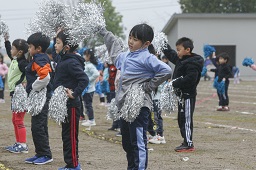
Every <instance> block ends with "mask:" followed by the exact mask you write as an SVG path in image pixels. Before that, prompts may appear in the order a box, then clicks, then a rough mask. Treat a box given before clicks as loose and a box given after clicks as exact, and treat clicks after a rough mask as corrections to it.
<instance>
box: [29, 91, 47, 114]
mask: <svg viewBox="0 0 256 170" xmlns="http://www.w3.org/2000/svg"><path fill="white" fill-rule="evenodd" d="M46 92H47V89H46V87H45V88H43V89H42V90H40V91H39V92H37V91H35V90H32V91H31V92H30V94H29V96H28V100H27V104H28V107H27V110H28V113H30V114H31V116H36V115H38V114H39V113H40V112H41V111H42V109H43V107H44V104H45V102H46Z"/></svg>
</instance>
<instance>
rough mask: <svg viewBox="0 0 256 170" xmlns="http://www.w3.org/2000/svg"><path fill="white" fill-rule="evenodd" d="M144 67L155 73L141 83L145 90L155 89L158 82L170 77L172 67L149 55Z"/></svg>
mask: <svg viewBox="0 0 256 170" xmlns="http://www.w3.org/2000/svg"><path fill="white" fill-rule="evenodd" d="M146 67H148V69H150V70H152V71H153V72H154V73H155V75H154V77H153V78H152V79H150V81H149V82H145V83H143V89H144V90H145V92H151V91H155V89H156V88H157V87H158V86H159V85H160V84H162V83H163V82H164V81H166V80H168V79H170V78H171V76H172V69H171V68H170V67H169V66H168V65H167V64H165V63H164V62H162V61H160V60H159V59H157V57H150V58H149V59H148V61H147V64H146Z"/></svg>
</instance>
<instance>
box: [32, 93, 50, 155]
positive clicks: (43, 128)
mask: <svg viewBox="0 0 256 170" xmlns="http://www.w3.org/2000/svg"><path fill="white" fill-rule="evenodd" d="M49 100H50V99H49V98H47V100H46V102H45V104H44V107H43V109H42V111H41V112H40V113H39V114H38V115H36V116H32V118H31V131H32V138H33V142H34V145H35V152H36V156H38V157H41V156H48V157H49V158H52V153H51V149H50V145H49V135H48V108H49Z"/></svg>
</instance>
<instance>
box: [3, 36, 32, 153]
mask: <svg viewBox="0 0 256 170" xmlns="http://www.w3.org/2000/svg"><path fill="white" fill-rule="evenodd" d="M4 39H5V48H6V52H7V54H8V57H9V58H10V59H11V64H10V67H9V70H8V76H7V82H8V87H9V90H10V96H11V100H12V105H11V109H12V123H13V126H14V132H15V137H16V142H15V143H14V145H12V146H7V147H5V149H6V150H8V151H10V152H12V153H27V152H28V147H27V144H26V142H27V136H26V127H25V125H24V117H25V114H26V108H15V107H14V105H15V103H13V102H14V100H15V99H16V98H15V97H14V92H15V88H16V87H17V86H20V89H21V90H23V92H24V93H23V95H25V98H26V97H27V94H26V92H25V86H26V78H25V68H26V66H27V65H28V62H27V60H26V58H25V54H26V53H27V52H28V44H27V42H26V41H25V40H23V39H16V40H14V41H13V42H12V45H11V43H10V41H9V35H8V34H5V36H4ZM17 88H18V87H17ZM17 100H18V101H20V102H21V103H23V104H24V98H23V99H22V98H17ZM17 100H16V101H17ZM17 105H20V104H17Z"/></svg>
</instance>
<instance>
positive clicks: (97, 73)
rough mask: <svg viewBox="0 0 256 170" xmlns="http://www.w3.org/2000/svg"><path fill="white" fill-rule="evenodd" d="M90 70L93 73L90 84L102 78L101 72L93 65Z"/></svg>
mask: <svg viewBox="0 0 256 170" xmlns="http://www.w3.org/2000/svg"><path fill="white" fill-rule="evenodd" d="M89 70H90V72H91V73H92V74H91V76H90V77H89V82H92V81H95V80H96V79H97V78H98V77H99V76H100V73H99V71H98V70H97V69H96V67H95V66H93V65H92V66H91V67H90V69H89Z"/></svg>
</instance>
